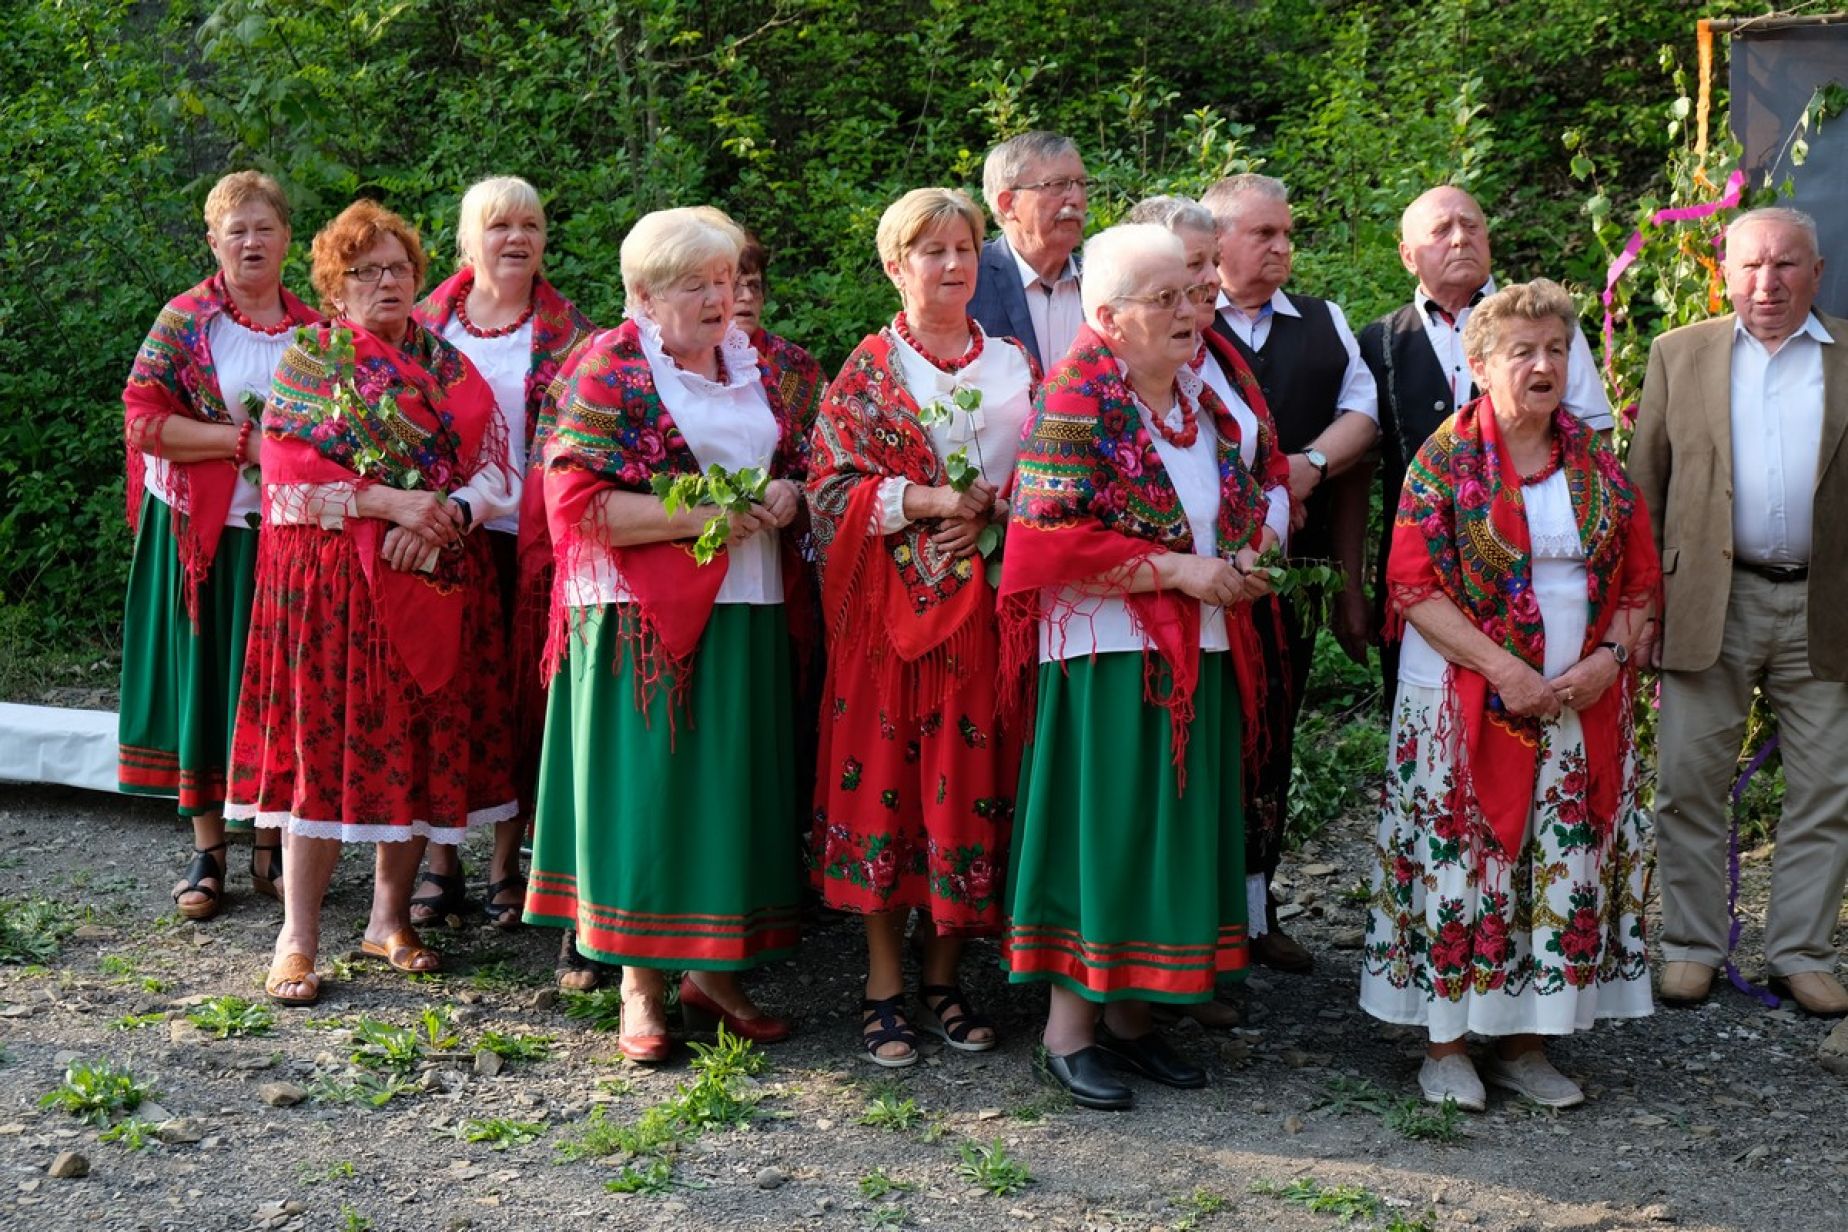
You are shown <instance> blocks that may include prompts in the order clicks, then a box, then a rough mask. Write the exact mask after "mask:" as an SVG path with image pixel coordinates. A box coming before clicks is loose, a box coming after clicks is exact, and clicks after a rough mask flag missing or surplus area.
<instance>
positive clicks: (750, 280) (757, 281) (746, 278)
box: [736, 274, 764, 296]
mask: <svg viewBox="0 0 1848 1232" xmlns="http://www.w3.org/2000/svg"><path fill="white" fill-rule="evenodd" d="M736 285H737V288H738V291H739V293H740V294H743V293H744V292H746V291H749V292H750V293H751V294H752V295H757V296H761V295H762V294H763V293H764V280H763V279H762V278H761V277H759V276H757V275H755V274H744V275H741V276H740V277H739V279H738V282H737V284H736Z"/></svg>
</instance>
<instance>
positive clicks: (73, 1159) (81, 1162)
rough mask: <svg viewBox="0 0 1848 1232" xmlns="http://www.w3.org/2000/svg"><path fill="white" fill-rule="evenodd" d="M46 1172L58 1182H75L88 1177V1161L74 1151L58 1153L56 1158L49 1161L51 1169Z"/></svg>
mask: <svg viewBox="0 0 1848 1232" xmlns="http://www.w3.org/2000/svg"><path fill="white" fill-rule="evenodd" d="M46 1171H47V1172H49V1173H50V1174H51V1175H52V1176H54V1177H56V1178H57V1179H58V1180H60V1181H68V1180H75V1179H76V1178H78V1177H80V1176H89V1175H90V1161H89V1159H87V1158H86V1157H84V1156H82V1155H79V1154H78V1153H77V1152H76V1151H59V1152H58V1157H57V1158H56V1159H54V1160H52V1161H51V1167H49V1168H47V1169H46Z"/></svg>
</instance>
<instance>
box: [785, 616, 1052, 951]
mask: <svg viewBox="0 0 1848 1232" xmlns="http://www.w3.org/2000/svg"><path fill="white" fill-rule="evenodd" d="M977 623H978V628H979V633H978V636H980V637H982V638H984V639H985V640H986V641H987V642H989V643H990V645H987V646H983V647H981V648H980V649H979V650H978V651H977V652H976V653H974V654H972V655H970V656H969V660H970V661H972V662H974V663H978V664H985V665H992V664H993V663H994V662H995V647H994V645H993V644H992V643H993V642H994V641H995V636H996V635H995V629H994V624H993V622H992V621H990V622H985V623H983V622H977ZM833 649H834V648H833V647H830V655H829V660H828V673H827V679H826V682H825V683H824V684H823V686H822V709H821V735H820V752H819V754H818V756H817V758H816V768H815V820H814V826H813V828H812V830H811V832H810V838H809V855H808V862H809V867H810V871H811V875H812V876H813V878H814V881H815V884H816V886H817V887H818V888H819V889H820V891H821V895H822V899H823V901H825V902H826V903H827V905H828V906H830V907H833V908H835V909H837V910H841V911H854V912H862V913H866V912H882V911H897V910H904V909H909V908H913V907H916V908H921V909H923V910H924V911H927V912H929V913H930V916H931V919H932V920H933V922H934V923H935V924H936V927H937V929H938V931H939V932H942V933H946V934H947V933H961V934H979V933H995V932H999V931H1000V928H1001V923H1002V917H1001V912H1002V894H1001V884H1002V875H1003V873H1004V872H1005V871H1006V869H1007V859H1008V856H1007V845H1008V836H1009V834H1010V832H1011V830H1012V828H1013V822H1014V785H1015V780H1016V779H1017V778H1018V777H1019V772H1020V746H1019V742H1018V741H1017V740H1014V739H1011V738H1009V736H1008V735H1007V733H1005V732H1004V731H1003V730H1002V728H1001V724H1000V722H999V721H998V720H997V718H996V714H995V711H996V705H995V673H994V672H993V670H992V669H989V670H971V671H968V672H967V673H965V674H964V676H963V677H962V678H961V679H959V680H955V681H954V682H953V683H952V684H951V685H950V687H949V688H948V689H947V690H945V691H944V692H943V694H942V696H941V697H940V698H939V699H938V700H937V701H936V703H935V704H927V703H926V701H925V699H923V698H921V697H920V689H919V684H918V673H917V671H916V670H915V669H912V670H904V671H901V672H899V673H897V676H898V677H899V680H898V683H897V685H896V687H894V688H892V690H891V693H890V695H889V696H887V697H885V698H884V699H883V702H884V704H883V705H882V704H881V703H882V699H881V697H880V688H879V685H878V683H877V675H878V673H876V672H874V671H873V670H871V669H870V668H869V667H868V666H867V665H866V664H865V663H864V662H863V661H860V660H858V659H857V658H856V660H855V661H854V662H851V663H843V662H841V661H840V656H838V655H837V654H835V653H833Z"/></svg>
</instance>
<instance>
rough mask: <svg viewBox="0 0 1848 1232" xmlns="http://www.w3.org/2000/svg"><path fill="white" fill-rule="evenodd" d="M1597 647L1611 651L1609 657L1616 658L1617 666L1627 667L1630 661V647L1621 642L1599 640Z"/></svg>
mask: <svg viewBox="0 0 1848 1232" xmlns="http://www.w3.org/2000/svg"><path fill="white" fill-rule="evenodd" d="M1598 645H1599V647H1600V648H1602V649H1604V650H1608V651H1610V652H1611V658H1613V659H1615V660H1617V666H1618V667H1627V666H1629V663H1630V648H1629V647H1628V646H1626V645H1624V644H1623V643H1622V642H1599V643H1598Z"/></svg>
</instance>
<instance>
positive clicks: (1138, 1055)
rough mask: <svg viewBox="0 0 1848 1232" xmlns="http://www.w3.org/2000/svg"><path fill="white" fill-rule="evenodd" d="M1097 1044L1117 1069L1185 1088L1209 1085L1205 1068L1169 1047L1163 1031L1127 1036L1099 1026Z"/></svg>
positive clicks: (1165, 1084)
mask: <svg viewBox="0 0 1848 1232" xmlns="http://www.w3.org/2000/svg"><path fill="white" fill-rule="evenodd" d="M1097 1047H1098V1049H1099V1050H1100V1051H1102V1052H1103V1053H1104V1055H1105V1056H1106V1057H1107V1058H1108V1059H1109V1060H1110V1062H1111V1063H1112V1064H1113V1065H1115V1066H1116V1067H1117V1068H1118V1069H1130V1070H1134V1071H1135V1072H1136V1073H1138V1074H1141V1075H1142V1076H1143V1077H1144V1078H1147V1079H1149V1080H1150V1081H1151V1082H1159V1083H1161V1084H1162V1085H1163V1086H1167V1087H1181V1088H1183V1089H1192V1088H1194V1087H1203V1086H1205V1085H1206V1071H1205V1070H1203V1069H1201V1068H1200V1067H1199V1066H1198V1065H1195V1064H1194V1063H1193V1062H1192V1061H1189V1060H1188V1059H1187V1058H1186V1057H1184V1056H1182V1055H1181V1054H1180V1053H1178V1052H1176V1051H1175V1050H1174V1049H1173V1048H1170V1047H1169V1046H1168V1041H1167V1040H1164V1039H1163V1038H1162V1037H1161V1033H1160V1032H1157V1031H1150V1032H1149V1033H1148V1034H1147V1035H1143V1036H1138V1037H1137V1038H1135V1039H1124V1038H1123V1037H1122V1036H1120V1035H1112V1034H1111V1033H1110V1031H1109V1030H1108V1029H1107V1028H1105V1027H1102V1026H1100V1027H1098V1029H1097Z"/></svg>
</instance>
